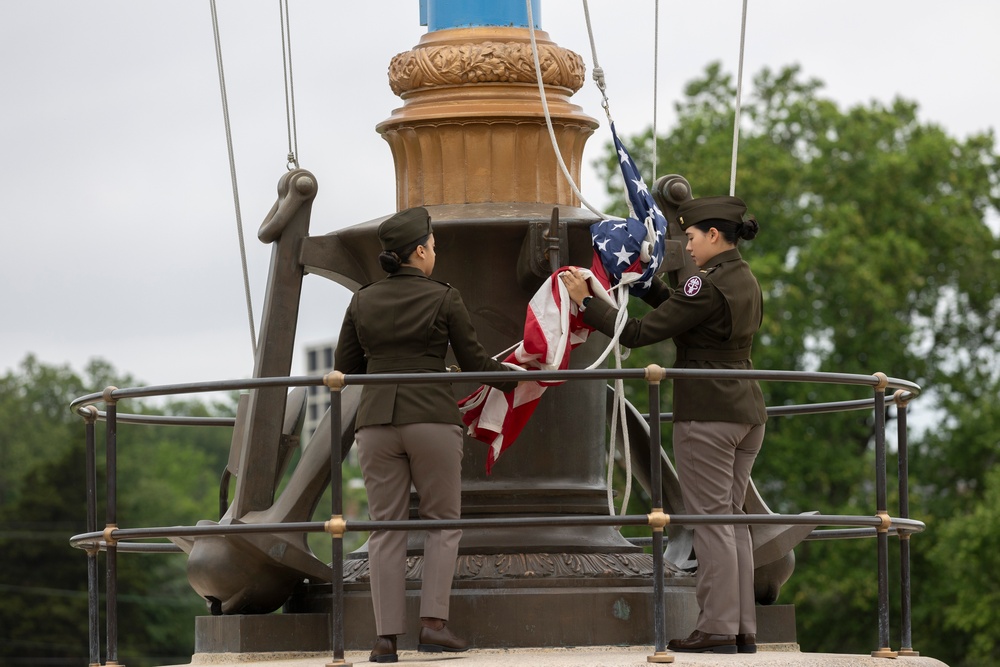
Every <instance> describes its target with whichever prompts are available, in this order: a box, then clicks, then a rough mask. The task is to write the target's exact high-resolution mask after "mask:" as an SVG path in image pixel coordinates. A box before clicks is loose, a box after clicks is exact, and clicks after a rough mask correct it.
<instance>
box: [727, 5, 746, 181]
mask: <svg viewBox="0 0 1000 667" xmlns="http://www.w3.org/2000/svg"><path fill="white" fill-rule="evenodd" d="M746 36H747V0H743V22H742V25H741V27H740V65H739V73H738V74H737V75H736V113H735V114H734V119H733V166H732V171H731V172H730V175H729V196H730V197H735V196H736V156H737V154H738V152H739V145H740V99H741V97H742V95H743V50H744V46H745V44H746Z"/></svg>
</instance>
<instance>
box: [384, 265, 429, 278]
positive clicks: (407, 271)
mask: <svg viewBox="0 0 1000 667" xmlns="http://www.w3.org/2000/svg"><path fill="white" fill-rule="evenodd" d="M396 276H417V277H418V278H426V277H427V274H426V273H424V272H423V271H421V270H420V269H418V268H417V267H415V266H405V265H404V266H400V267H399V270H398V271H396V272H395V273H390V274H389V277H390V278H395V277H396Z"/></svg>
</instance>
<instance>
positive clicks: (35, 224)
mask: <svg viewBox="0 0 1000 667" xmlns="http://www.w3.org/2000/svg"><path fill="white" fill-rule="evenodd" d="M290 5H291V10H290V14H291V22H292V23H291V30H292V48H293V52H292V63H293V68H294V69H293V75H294V82H295V88H296V100H295V101H296V111H297V129H298V147H299V151H298V153H299V158H300V164H301V166H302V167H303V168H306V169H309V170H310V171H312V172H313V173H314V174H315V175H316V177H317V180H318V182H319V195H318V197H317V199H316V203H315V205H314V207H313V215H312V226H311V233H312V234H317V235H318V234H325V233H327V232H330V231H333V230H336V229H339V228H342V227H345V226H349V225H353V224H356V223H359V222H363V221H366V220H370V219H372V218H375V217H378V216H382V215H386V214H388V213H391V212H393V210H394V206H395V198H394V183H393V166H392V156H391V154H390V152H389V148H388V145H387V144H386V143H385V142H384V141H383V140H382V139H381V138H380V137H379V135H378V134H376V132H375V129H374V127H375V125H376V124H377V123H378V122H380V121H382V120H384V119H386V118H388V117H389V115H390V113H391V111H392V110H393V109H394V108H396V107H397V106H399V105H400V104H401V100H399V99H398V98H397V97H395V96H394V95H393V94H392V92H391V91H390V90H389V87H388V84H387V77H386V71H387V67H388V64H389V61H390V59H391V58H392V56H393V55H395V54H396V53H399V52H401V51H406V50H408V49H410V48H412V47H413V46H415V45H416V44H417V42H418V41H419V39H420V37H421V35H423V34H424V32H425V28H423V27H421V26H420V25H419V21H418V10H417V7H418V3H417V0H357V1H353V2H346V1H342V0H337V1H333V0H291V2H290ZM217 6H218V14H219V21H220V31H221V38H222V50H223V57H224V65H225V72H226V86H227V92H228V95H229V111H230V116H231V124H232V132H233V140H234V143H235V158H236V165H237V176H238V185H239V193H240V202H241V210H242V215H243V228H244V235H245V238H246V246H247V256H248V263H249V271H250V282H251V291H252V295H253V304H254V315H255V317H256V318H259V317H260V312H261V308H262V304H263V298H264V287H265V281H266V279H267V270H268V262H269V248H268V247H266V246H264V245H263V244H262V243H260V242H259V241H258V240H257V229H258V227H259V225H260V223H261V222H262V220H263V218H264V216H265V215H266V214H267V212H268V210H269V209H270V207H271V205H272V204H273V203H274V200H275V198H276V185H277V182H278V179H279V178H280V177H281V176H282V174H284V173H285V156H286V153H287V145H288V144H287V133H286V120H285V102H284V93H283V78H282V61H281V38H280V28H279V13H278V6H279V5H278V2H277V1H276V0H268V1H264V0H218V3H217ZM653 8H654V2H653V0H590V9H591V16H592V19H593V23H594V27H595V39H596V43H597V51H598V59H599V61H600V64H601V65H602V67H603V68H604V70H605V73H606V77H607V83H608V93H609V97H610V99H611V109H612V113H613V114H614V117H615V121H616V123H617V125H618V128H619V131H620V132H621V133H622V134H623V135H629V134H634V133H637V132H639V131H641V130H643V129H645V128H646V127H648V126H649V125H651V124H652V121H653V85H652V83H653V34H654V33H653V25H654V21H653ZM741 9H742V2H741V1H740V0H697V1H693V0H689V1H688V2H683V3H682V2H671V1H668V0H661V2H660V41H659V54H660V61H659V82H658V89H659V101H658V104H657V108H658V114H657V115H658V126H659V127H660V128H661V129H665V128H666V127H668V126H669V125H670V124H671V122H672V121H673V111H672V109H673V104H674V102H675V101H677V100H678V99H679V97H680V96H681V91H682V88H683V85H684V84H685V83H686V82H688V81H690V80H691V79H692V78H694V77H696V76H698V75H699V74H700V73H701V72H702V71H703V70H704V67H705V65H706V64H707V63H709V62H711V61H716V60H718V61H721V62H722V63H723V66H724V68H725V69H726V71H728V72H731V73H732V74H733V75H735V73H736V71H737V64H738V56H739V30H740V14H741ZM541 21H542V27H543V29H544V30H546V31H547V32H548V33H549V35H550V37H551V38H552V39H553V40H554V41H555V42H557V43H558V44H559V45H561V46H563V47H566V48H569V49H572V50H574V51H576V52H577V53H579V54H580V55H581V56H583V58H584V61H585V62H586V63H587V69H588V79H587V83H586V85H585V87H584V89H583V90H582V91H580V92H579V93H578V94H577V95H576V96H575V97H574V101H575V102H576V104H578V105H579V106H581V107H582V108H583V110H584V111H585V112H586V113H588V114H589V115H591V116H593V117H594V118H596V119H598V120H600V121H602V123H601V127H600V128H599V129H598V130H597V131H596V133H595V135H594V136H593V137H592V138H591V140H590V142H589V144H588V148H587V151H586V153H585V160H586V162H587V164H588V165H589V164H591V163H592V162H594V161H595V160H596V159H598V157H599V155H600V150H601V147H602V146H603V145H604V143H605V142H606V141H608V140H609V138H610V135H609V132H608V128H607V123H606V122H604V121H605V119H604V116H603V112H602V110H601V107H600V104H599V100H600V97H599V94H598V91H597V89H596V87H595V86H594V85H593V83H592V81H591V80H590V78H589V73H590V69H591V67H592V65H593V60H592V56H591V52H590V45H589V41H588V38H587V33H586V23H585V20H584V14H583V9H582V2H581V1H580V0H542V16H541ZM998 27H1000V3H997V2H992V1H988V0H982V1H973V0H957V1H952V2H947V3H943V2H930V1H926V0H883V1H881V2H872V1H871V0H838V1H837V2H803V1H802V0H751V1H750V3H749V12H748V17H747V36H746V61H745V65H744V83H745V84H749V82H750V79H751V78H752V76H753V75H755V74H756V73H757V72H759V71H760V69H761V68H762V67H764V66H769V67H771V68H779V67H781V66H784V65H788V64H792V63H799V64H800V65H801V66H802V68H803V71H804V74H805V76H808V77H815V78H819V79H821V80H822V81H824V82H825V84H826V87H825V88H824V90H823V91H822V93H821V94H823V95H825V96H828V97H831V98H833V99H834V100H836V101H837V102H838V103H839V104H840V106H841V108H846V107H847V106H850V105H854V104H857V103H863V102H867V101H870V100H873V99H874V100H879V101H881V102H885V103H888V102H890V101H891V100H892V99H893V98H894V97H896V96H902V97H905V98H907V99H911V100H916V101H917V102H918V103H919V105H920V118H921V120H923V121H925V122H934V123H938V124H940V125H942V126H943V127H944V128H946V129H947V131H948V132H949V133H951V134H952V135H954V136H958V137H965V136H967V135H968V134H970V133H975V132H979V131H983V130H985V129H987V128H989V127H994V128H995V127H997V124H998V108H1000V85H998V84H1000V40H998V39H997V33H996V31H997V30H998ZM0 85H2V87H0V91H2V93H0V94H2V97H0V121H2V122H0V155H2V160H3V162H2V170H3V173H2V175H0V193H2V202H3V212H4V214H5V215H4V217H5V223H4V227H5V229H4V232H5V233H4V238H3V240H2V242H0V281H2V286H3V289H2V291H0V373H4V372H6V371H7V370H10V369H13V368H15V367H16V366H17V365H18V364H19V363H20V361H21V360H22V359H23V358H24V357H25V355H26V354H28V353H29V352H30V353H34V354H35V355H37V356H38V357H39V358H40V360H41V361H43V362H45V363H50V364H63V363H67V364H70V365H71V366H72V367H73V368H74V369H76V370H78V371H79V370H82V368H83V366H84V364H85V363H86V362H87V360H89V359H91V358H93V357H100V358H103V359H106V360H108V361H110V362H111V363H112V364H113V365H114V366H115V367H116V368H117V369H118V370H120V371H124V372H129V373H132V374H133V375H134V376H135V377H136V378H137V379H138V380H139V381H141V382H142V383H145V384H166V383H174V382H192V381H198V380H213V379H235V378H243V377H248V376H249V375H250V374H251V373H252V369H253V356H252V350H251V346H250V334H249V324H248V321H247V312H246V305H245V299H244V292H243V280H242V276H241V269H240V255H239V245H238V237H237V231H236V229H237V227H236V220H235V213H234V205H233V196H232V188H231V182H230V174H229V164H228V157H227V153H226V143H225V133H224V125H223V119H222V110H221V101H220V92H219V84H218V75H217V70H216V60H215V46H214V42H213V36H212V24H211V11H210V4H209V2H207V1H206V0H201V1H198V2H195V1H194V0H169V1H168V0H143V1H142V2H136V1H135V0H117V1H111V0H61V1H57V0H33V1H32V2H16V1H15V0H0ZM664 168H669V166H668V165H665V166H664ZM648 178H649V177H648V175H647V179H648ZM582 190H583V193H584V195H585V196H586V197H587V199H588V200H590V201H591V202H593V203H595V204H597V205H600V204H602V203H605V202H606V198H605V197H604V195H603V193H602V187H601V185H600V184H599V183H598V181H597V180H596V177H595V176H594V173H593V169H592V167H588V168H587V170H586V174H585V175H584V177H583V183H582ZM348 300H349V294H348V293H347V290H345V289H344V288H342V287H340V286H339V285H336V284H334V283H330V282H328V281H325V280H324V279H322V278H318V277H315V276H307V278H306V281H305V288H304V296H303V303H302V315H301V316H300V320H299V327H298V341H299V345H300V346H301V345H303V344H307V343H313V342H317V341H321V340H324V339H327V338H329V337H332V336H334V335H336V332H337V331H338V330H339V326H340V320H341V318H342V316H343V309H344V308H345V306H346V304H347V301H348ZM258 328H259V324H258ZM304 372H305V369H304V361H303V359H302V355H301V354H298V355H297V358H296V360H295V362H294V366H293V368H292V374H302V373H304ZM95 389H100V388H95Z"/></svg>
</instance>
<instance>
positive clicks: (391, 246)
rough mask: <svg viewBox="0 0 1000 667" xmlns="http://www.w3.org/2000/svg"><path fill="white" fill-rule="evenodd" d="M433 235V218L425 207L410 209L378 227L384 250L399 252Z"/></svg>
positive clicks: (379, 238)
mask: <svg viewBox="0 0 1000 667" xmlns="http://www.w3.org/2000/svg"><path fill="white" fill-rule="evenodd" d="M430 233H431V216H430V214H429V213H428V212H427V209H426V208H424V207H423V206H417V207H415V208H408V209H406V210H404V211H400V212H399V213H397V214H396V215H394V216H392V217H390V218H387V219H386V220H385V221H384V222H383V223H382V224H381V225H379V226H378V240H379V242H381V244H382V250H398V249H400V248H402V247H404V246H406V244H408V243H413V242H414V241H416V240H417V239H420V238H423V237H424V236H427V235H428V234H430Z"/></svg>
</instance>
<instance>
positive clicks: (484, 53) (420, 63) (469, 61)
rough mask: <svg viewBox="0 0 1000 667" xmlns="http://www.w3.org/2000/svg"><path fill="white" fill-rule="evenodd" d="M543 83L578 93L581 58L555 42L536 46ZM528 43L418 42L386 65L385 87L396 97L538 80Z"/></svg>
mask: <svg viewBox="0 0 1000 667" xmlns="http://www.w3.org/2000/svg"><path fill="white" fill-rule="evenodd" d="M538 57H539V62H540V63H541V67H542V82H543V83H545V84H546V85H550V86H561V87H563V88H569V89H571V90H572V91H574V92H575V91H577V90H579V89H580V88H581V87H582V86H583V79H584V74H585V72H586V68H585V66H584V64H583V59H582V58H581V57H580V56H579V55H577V54H576V53H574V52H572V51H570V50H569V49H564V48H562V47H561V46H557V45H555V44H538ZM537 81H538V80H537V78H536V77H535V62H534V58H533V57H532V54H531V44H525V43H521V42H478V43H472V44H459V45H450V44H449V45H440V46H422V47H418V48H416V49H413V50H412V51H406V52H404V53H400V54H398V55H396V56H395V57H394V58H393V59H392V62H390V63H389V86H390V88H392V92H394V93H395V94H396V95H402V94H403V93H405V92H408V91H411V90H417V89H422V88H434V87H438V86H454V85H461V84H470V83H537Z"/></svg>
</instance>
